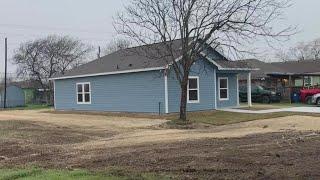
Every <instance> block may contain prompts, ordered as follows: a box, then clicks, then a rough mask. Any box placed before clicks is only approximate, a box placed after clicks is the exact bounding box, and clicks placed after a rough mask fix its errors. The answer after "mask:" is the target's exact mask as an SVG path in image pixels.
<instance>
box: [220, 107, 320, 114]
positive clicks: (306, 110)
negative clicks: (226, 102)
mask: <svg viewBox="0 0 320 180" xmlns="http://www.w3.org/2000/svg"><path fill="white" fill-rule="evenodd" d="M221 110H222V111H227V112H237V113H247V114H267V113H276V112H301V113H319V114H320V107H292V108H281V109H267V110H258V111H255V110H245V109H221Z"/></svg>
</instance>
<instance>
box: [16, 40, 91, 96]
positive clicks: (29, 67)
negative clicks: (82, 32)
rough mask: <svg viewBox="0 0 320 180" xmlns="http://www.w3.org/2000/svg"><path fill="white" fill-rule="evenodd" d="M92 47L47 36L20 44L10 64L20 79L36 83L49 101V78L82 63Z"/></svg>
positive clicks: (50, 90) (50, 86)
mask: <svg viewBox="0 0 320 180" xmlns="http://www.w3.org/2000/svg"><path fill="white" fill-rule="evenodd" d="M90 50H91V48H89V47H88V46H87V45H85V44H84V43H82V42H81V41H79V40H77V39H73V38H71V37H68V36H63V37H60V36H55V35H53V36H48V37H46V38H41V39H37V40H34V41H29V42H26V43H23V44H21V45H20V47H19V48H18V49H17V50H16V51H15V54H14V57H13V63H14V64H16V65H17V67H18V68H17V74H18V76H19V77H24V78H26V79H34V80H36V81H38V82H39V83H40V84H41V86H42V88H43V89H44V90H48V94H47V97H48V98H52V97H51V96H52V93H51V92H52V85H51V83H50V82H49V79H50V78H52V77H53V76H54V75H57V74H64V73H65V72H66V71H67V70H69V69H72V68H74V67H76V66H79V65H80V64H82V63H83V62H84V60H85V57H86V56H87V54H88V53H89V51H90Z"/></svg>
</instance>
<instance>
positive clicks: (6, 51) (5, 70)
mask: <svg viewBox="0 0 320 180" xmlns="http://www.w3.org/2000/svg"><path fill="white" fill-rule="evenodd" d="M4 46H5V50H4V52H5V53H4V56H5V57H4V98H3V108H4V109H5V108H6V104H7V66H8V65H7V61H8V39H7V38H5V40H4Z"/></svg>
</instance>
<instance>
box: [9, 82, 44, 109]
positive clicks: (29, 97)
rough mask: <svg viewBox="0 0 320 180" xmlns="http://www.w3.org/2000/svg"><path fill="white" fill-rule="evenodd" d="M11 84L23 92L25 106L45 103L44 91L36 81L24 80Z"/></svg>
mask: <svg viewBox="0 0 320 180" xmlns="http://www.w3.org/2000/svg"><path fill="white" fill-rule="evenodd" d="M11 84H13V85H15V86H17V87H20V88H21V89H22V90H23V92H24V96H25V103H26V104H41V103H44V102H45V101H46V98H45V94H44V90H43V88H42V86H41V84H40V83H39V82H38V81H35V80H26V81H18V82H13V83H11Z"/></svg>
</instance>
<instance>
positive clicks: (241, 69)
mask: <svg viewBox="0 0 320 180" xmlns="http://www.w3.org/2000/svg"><path fill="white" fill-rule="evenodd" d="M201 55H203V56H204V57H205V58H206V59H207V60H208V61H209V62H211V63H212V64H214V65H215V66H217V67H218V70H224V71H259V70H260V69H259V68H223V67H222V66H220V65H219V64H218V63H217V62H215V61H214V60H213V59H211V58H210V57H208V56H207V55H206V54H205V53H204V52H201ZM228 61H229V60H228Z"/></svg>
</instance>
